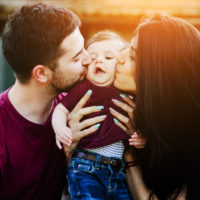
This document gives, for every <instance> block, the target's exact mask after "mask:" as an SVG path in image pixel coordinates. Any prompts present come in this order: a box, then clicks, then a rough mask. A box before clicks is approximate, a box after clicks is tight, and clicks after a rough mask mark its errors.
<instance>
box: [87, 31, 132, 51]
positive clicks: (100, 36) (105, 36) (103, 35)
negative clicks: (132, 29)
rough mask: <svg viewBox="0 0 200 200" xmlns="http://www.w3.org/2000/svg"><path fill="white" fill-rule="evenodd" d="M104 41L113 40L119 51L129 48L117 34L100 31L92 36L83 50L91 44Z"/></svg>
mask: <svg viewBox="0 0 200 200" xmlns="http://www.w3.org/2000/svg"><path fill="white" fill-rule="evenodd" d="M104 40H115V41H118V42H119V46H120V51H122V50H123V49H126V48H128V47H129V43H128V42H127V41H126V40H124V39H123V38H122V37H121V36H119V35H118V34H117V33H115V32H113V31H109V30H102V31H99V32H97V33H96V34H94V35H93V36H92V37H91V38H89V40H88V41H87V42H86V44H85V48H86V49H87V48H88V47H89V46H90V45H91V44H93V43H95V42H100V41H104Z"/></svg>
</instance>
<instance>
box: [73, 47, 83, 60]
mask: <svg viewBox="0 0 200 200" xmlns="http://www.w3.org/2000/svg"><path fill="white" fill-rule="evenodd" d="M82 51H83V48H82V49H81V50H80V51H79V52H78V53H77V54H76V55H75V56H73V57H72V59H75V58H76V57H77V56H79V55H80V54H81V53H82Z"/></svg>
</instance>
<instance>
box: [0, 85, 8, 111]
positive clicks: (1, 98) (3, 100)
mask: <svg viewBox="0 0 200 200" xmlns="http://www.w3.org/2000/svg"><path fill="white" fill-rule="evenodd" d="M8 91H9V89H8V90H6V91H4V92H2V93H1V94H0V109H3V107H4V106H5V105H6V104H7V103H8Z"/></svg>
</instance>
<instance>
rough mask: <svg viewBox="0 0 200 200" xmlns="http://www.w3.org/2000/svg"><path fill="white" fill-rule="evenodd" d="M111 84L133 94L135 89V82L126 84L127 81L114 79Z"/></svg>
mask: <svg viewBox="0 0 200 200" xmlns="http://www.w3.org/2000/svg"><path fill="white" fill-rule="evenodd" d="M113 85H114V87H116V88H117V89H119V90H122V91H125V92H129V93H133V94H134V93H135V91H136V87H135V83H132V84H130V83H129V84H127V83H122V82H120V81H118V80H117V79H115V81H114V83H113Z"/></svg>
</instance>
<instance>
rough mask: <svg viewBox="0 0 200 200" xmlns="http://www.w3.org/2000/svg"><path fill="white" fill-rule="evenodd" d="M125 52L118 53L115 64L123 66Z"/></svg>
mask: <svg viewBox="0 0 200 200" xmlns="http://www.w3.org/2000/svg"><path fill="white" fill-rule="evenodd" d="M125 55H126V50H124V51H122V52H120V53H119V55H118V56H117V57H116V59H117V62H118V63H119V64H124V63H125V60H126V56H125Z"/></svg>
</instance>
